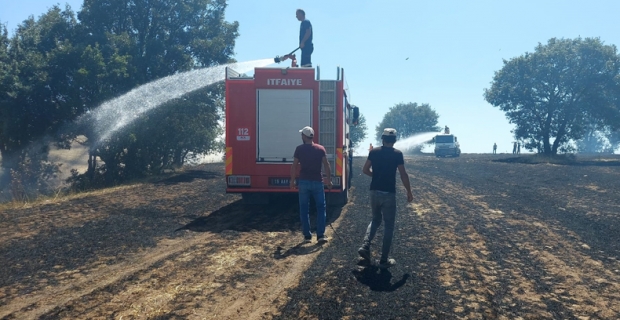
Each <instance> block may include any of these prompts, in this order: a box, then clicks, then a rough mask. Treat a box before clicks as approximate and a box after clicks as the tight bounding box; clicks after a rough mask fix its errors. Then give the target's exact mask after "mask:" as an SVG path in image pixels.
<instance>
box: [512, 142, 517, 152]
mask: <svg viewBox="0 0 620 320" xmlns="http://www.w3.org/2000/svg"><path fill="white" fill-rule="evenodd" d="M512 154H517V143H516V142H515V143H514V144H513V145H512Z"/></svg>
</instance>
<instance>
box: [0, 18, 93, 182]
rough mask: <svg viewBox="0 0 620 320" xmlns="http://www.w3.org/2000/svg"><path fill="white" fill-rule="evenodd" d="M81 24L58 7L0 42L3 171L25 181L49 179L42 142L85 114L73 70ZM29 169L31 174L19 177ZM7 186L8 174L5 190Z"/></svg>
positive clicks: (27, 22) (45, 150)
mask: <svg viewBox="0 0 620 320" xmlns="http://www.w3.org/2000/svg"><path fill="white" fill-rule="evenodd" d="M76 25H77V22H76V19H75V14H74V13H73V11H71V9H70V8H69V7H66V9H65V10H61V9H60V8H59V7H57V6H54V7H52V8H51V9H50V10H48V12H46V13H45V14H43V15H41V17H40V18H39V19H38V20H35V19H34V18H32V17H31V18H29V19H27V20H25V21H24V22H23V23H22V24H20V25H19V26H18V28H17V30H16V33H15V35H14V36H13V37H12V38H11V39H10V40H8V42H7V37H6V30H5V32H4V35H3V36H2V37H0V38H1V39H2V40H1V41H0V42H1V43H2V45H1V47H2V49H0V52H2V53H0V60H2V62H1V63H2V67H0V69H1V71H0V72H2V75H1V77H2V80H1V82H2V87H3V88H2V90H1V91H2V92H3V93H0V94H2V96H1V97H0V114H1V115H2V118H1V119H0V122H1V124H0V129H1V132H0V152H1V153H2V166H3V168H4V169H5V170H4V171H5V172H10V173H11V174H12V175H13V176H18V177H19V179H17V180H20V181H21V182H24V183H25V182H26V181H31V182H32V183H35V184H38V185H44V184H43V183H41V180H44V179H45V178H46V177H47V176H49V175H46V174H45V173H44V172H43V171H46V169H45V168H46V165H45V164H44V163H39V162H46V161H47V149H48V148H47V147H46V146H45V145H42V144H41V143H42V142H41V141H40V140H42V139H43V138H44V137H45V136H47V135H51V134H53V133H54V132H55V131H56V130H58V128H60V127H61V126H63V125H64V124H65V123H67V122H68V121H71V120H72V119H73V118H75V117H76V116H77V115H79V114H80V113H81V112H83V109H82V104H81V102H80V101H79V98H78V95H77V93H78V91H79V86H78V85H77V84H76V83H75V78H76V77H75V74H76V68H74V67H73V64H74V61H76V60H77V58H78V57H79V50H76V48H75V47H74V45H73V43H72V38H73V37H74V36H75V31H76ZM24 168H28V172H20V171H23V170H22V169H24ZM37 168H39V169H40V170H39V169H37ZM39 173H41V175H40V176H38V174H39ZM24 174H25V175H27V176H25V175H24ZM8 181H9V178H8V175H5V176H4V177H3V178H2V179H1V181H0V188H2V187H3V186H6V185H7V183H8ZM25 189H29V190H30V189H32V188H29V187H25V188H24V190H25Z"/></svg>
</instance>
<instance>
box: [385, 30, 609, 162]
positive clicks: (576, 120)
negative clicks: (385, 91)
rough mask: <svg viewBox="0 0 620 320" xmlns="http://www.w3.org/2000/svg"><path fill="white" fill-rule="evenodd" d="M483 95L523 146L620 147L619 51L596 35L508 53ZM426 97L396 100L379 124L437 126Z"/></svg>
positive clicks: (402, 129) (548, 150)
mask: <svg viewBox="0 0 620 320" xmlns="http://www.w3.org/2000/svg"><path fill="white" fill-rule="evenodd" d="M484 99H485V100H486V101H487V102H489V103H490V104H491V105H492V106H493V107H497V108H499V109H500V110H502V111H504V112H505V114H506V118H507V119H508V120H509V122H510V123H511V124H514V129H513V130H512V133H513V135H514V137H515V139H516V140H518V141H523V146H524V148H525V149H527V150H530V151H534V152H537V153H540V154H546V155H555V154H558V153H560V152H564V153H567V152H588V153H592V152H607V153H613V152H614V150H616V149H617V148H618V147H620V55H618V52H617V49H616V47H615V46H614V45H606V44H604V43H603V42H602V41H601V40H600V39H599V38H585V39H582V38H576V39H557V38H553V39H550V40H549V41H548V42H547V43H546V44H538V46H536V48H535V50H534V52H531V53H529V52H527V53H525V54H523V55H521V56H519V57H515V58H512V59H510V60H504V66H503V67H502V69H501V70H499V71H497V72H495V75H494V77H493V80H492V82H491V87H490V88H487V89H485V90H484ZM438 118H439V115H438V114H437V112H436V111H435V110H433V109H432V108H431V106H430V105H429V104H421V105H420V104H418V103H399V104H396V105H395V106H394V107H392V108H391V109H390V110H389V111H388V112H387V113H386V114H385V116H384V118H383V120H382V121H381V123H380V124H379V125H378V126H377V127H376V128H375V129H376V138H377V141H380V140H381V133H382V132H383V128H385V127H392V128H395V129H396V130H398V132H399V136H400V137H399V138H405V137H408V136H410V135H413V134H415V133H421V132H428V131H437V130H439V127H437V119H438Z"/></svg>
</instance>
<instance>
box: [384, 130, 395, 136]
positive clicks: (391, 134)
mask: <svg viewBox="0 0 620 320" xmlns="http://www.w3.org/2000/svg"><path fill="white" fill-rule="evenodd" d="M382 137H396V129H393V128H385V129H383V135H382Z"/></svg>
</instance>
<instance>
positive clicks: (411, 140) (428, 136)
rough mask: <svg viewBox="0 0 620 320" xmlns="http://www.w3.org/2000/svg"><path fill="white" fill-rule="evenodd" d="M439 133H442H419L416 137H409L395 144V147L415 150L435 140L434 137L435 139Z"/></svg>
mask: <svg viewBox="0 0 620 320" xmlns="http://www.w3.org/2000/svg"><path fill="white" fill-rule="evenodd" d="M439 133H441V132H434V131H431V132H423V133H418V134H416V135H413V136H410V137H407V138H406V139H403V140H398V141H396V143H395V144H394V147H395V148H398V149H410V148H414V147H417V146H419V145H422V144H424V143H427V142H430V141H431V140H432V139H433V137H435V136H436V135H437V134H439Z"/></svg>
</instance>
